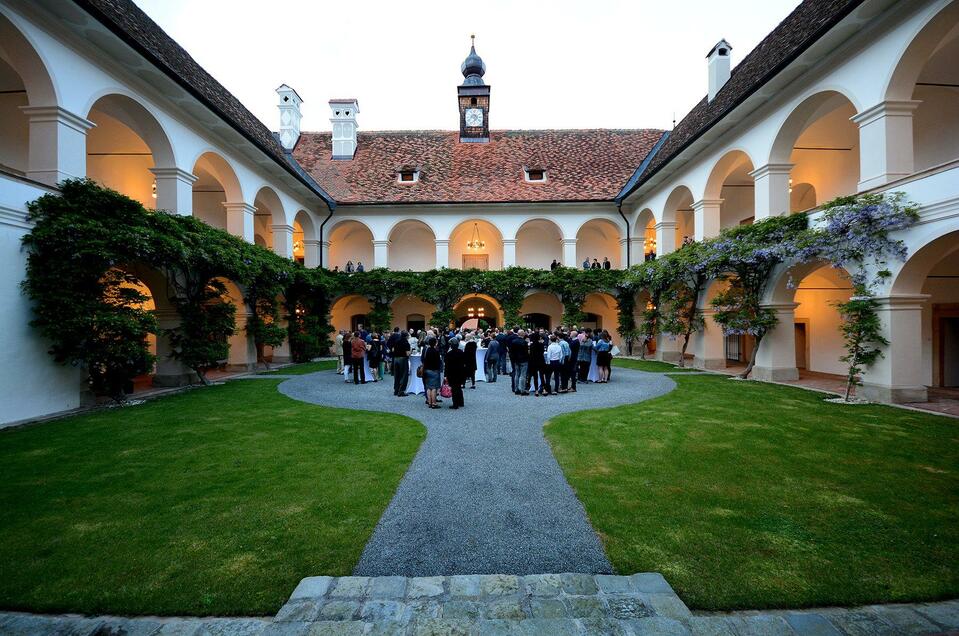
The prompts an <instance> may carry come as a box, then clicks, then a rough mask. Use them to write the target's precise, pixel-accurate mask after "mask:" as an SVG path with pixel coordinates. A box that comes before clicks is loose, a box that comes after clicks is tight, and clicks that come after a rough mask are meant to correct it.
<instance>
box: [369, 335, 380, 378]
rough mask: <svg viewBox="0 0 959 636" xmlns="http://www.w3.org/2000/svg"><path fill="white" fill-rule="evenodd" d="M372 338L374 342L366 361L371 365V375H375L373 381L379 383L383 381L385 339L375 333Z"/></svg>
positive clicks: (371, 343)
mask: <svg viewBox="0 0 959 636" xmlns="http://www.w3.org/2000/svg"><path fill="white" fill-rule="evenodd" d="M370 337H371V338H372V340H371V341H370V346H369V350H368V351H367V353H366V359H367V360H369V363H370V373H372V374H373V381H374V382H379V381H380V380H382V379H383V339H382V338H381V337H380V334H378V333H377V332H375V331H374V332H373V333H372V334H371V336H370Z"/></svg>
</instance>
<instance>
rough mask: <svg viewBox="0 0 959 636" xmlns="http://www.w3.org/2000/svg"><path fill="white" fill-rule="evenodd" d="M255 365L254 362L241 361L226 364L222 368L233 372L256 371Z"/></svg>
mask: <svg viewBox="0 0 959 636" xmlns="http://www.w3.org/2000/svg"><path fill="white" fill-rule="evenodd" d="M256 365H257V363H256V362H243V363H240V364H228V365H226V366H225V367H223V368H224V369H225V370H226V371H230V372H233V373H242V372H244V371H256Z"/></svg>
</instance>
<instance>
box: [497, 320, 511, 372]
mask: <svg viewBox="0 0 959 636" xmlns="http://www.w3.org/2000/svg"><path fill="white" fill-rule="evenodd" d="M493 339H494V340H496V342H498V343H499V373H500V374H501V375H506V359H507V358H508V357H509V351H507V346H508V344H509V343H508V340H509V334H508V333H507V330H506V328H505V327H504V328H503V329H502V330H497V333H496V336H495V337H494V338H493Z"/></svg>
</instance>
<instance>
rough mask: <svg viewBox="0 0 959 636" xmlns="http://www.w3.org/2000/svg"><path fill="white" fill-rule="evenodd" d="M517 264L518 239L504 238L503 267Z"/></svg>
mask: <svg viewBox="0 0 959 636" xmlns="http://www.w3.org/2000/svg"><path fill="white" fill-rule="evenodd" d="M515 266H516V239H514V238H512V239H503V268H504V269H505V268H507V267H515Z"/></svg>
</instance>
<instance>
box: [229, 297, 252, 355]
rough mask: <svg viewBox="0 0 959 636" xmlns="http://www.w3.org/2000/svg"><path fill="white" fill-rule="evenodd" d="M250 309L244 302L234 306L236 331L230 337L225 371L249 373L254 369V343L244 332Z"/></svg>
mask: <svg viewBox="0 0 959 636" xmlns="http://www.w3.org/2000/svg"><path fill="white" fill-rule="evenodd" d="M249 316H250V308H249V307H248V306H247V304H246V302H244V301H239V302H238V303H237V305H236V330H235V331H234V332H233V335H232V336H230V356H229V358H228V360H227V369H228V370H230V371H251V370H253V369H255V368H256V343H255V342H253V338H252V337H251V336H250V335H248V334H247V332H246V321H247V318H249Z"/></svg>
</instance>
